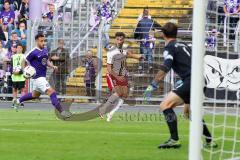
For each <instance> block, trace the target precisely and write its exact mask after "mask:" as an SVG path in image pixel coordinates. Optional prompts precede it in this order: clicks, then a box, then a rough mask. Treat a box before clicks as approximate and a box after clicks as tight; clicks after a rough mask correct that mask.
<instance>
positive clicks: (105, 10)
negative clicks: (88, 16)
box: [97, 2, 116, 19]
mask: <svg viewBox="0 0 240 160" xmlns="http://www.w3.org/2000/svg"><path fill="white" fill-rule="evenodd" d="M115 12H116V11H115V8H114V7H113V6H112V5H111V3H110V2H107V3H103V4H102V5H100V6H99V7H98V9H97V15H98V16H99V17H101V18H103V17H105V18H106V19H109V18H113V17H114V16H115Z"/></svg>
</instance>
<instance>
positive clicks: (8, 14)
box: [1, 10, 15, 25]
mask: <svg viewBox="0 0 240 160" xmlns="http://www.w3.org/2000/svg"><path fill="white" fill-rule="evenodd" d="M1 19H2V23H3V25H8V23H9V22H10V20H11V19H15V13H14V11H12V10H10V11H3V12H2V13H1Z"/></svg>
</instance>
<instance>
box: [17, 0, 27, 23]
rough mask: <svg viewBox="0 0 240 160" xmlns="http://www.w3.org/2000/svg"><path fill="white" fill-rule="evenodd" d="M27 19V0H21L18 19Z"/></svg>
mask: <svg viewBox="0 0 240 160" xmlns="http://www.w3.org/2000/svg"><path fill="white" fill-rule="evenodd" d="M28 19H29V0H22V4H21V6H20V8H19V14H18V21H23V20H24V21H26V20H28Z"/></svg>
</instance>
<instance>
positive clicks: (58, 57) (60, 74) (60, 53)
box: [50, 39, 70, 94]
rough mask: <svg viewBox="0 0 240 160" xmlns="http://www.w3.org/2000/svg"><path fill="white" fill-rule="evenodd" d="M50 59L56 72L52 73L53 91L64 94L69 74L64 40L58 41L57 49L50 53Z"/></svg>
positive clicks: (67, 54) (67, 55)
mask: <svg viewBox="0 0 240 160" xmlns="http://www.w3.org/2000/svg"><path fill="white" fill-rule="evenodd" d="M50 59H51V61H52V62H53V65H54V66H57V67H58V70H57V71H55V72H54V73H53V82H55V90H56V91H57V92H58V93H61V94H65V93H66V85H65V84H66V83H65V80H66V77H67V75H68V73H69V67H70V66H69V52H68V50H67V49H65V48H64V40H62V39H60V40H58V48H57V49H55V50H53V51H52V52H51V53H50Z"/></svg>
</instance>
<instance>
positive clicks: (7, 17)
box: [0, 1, 15, 35]
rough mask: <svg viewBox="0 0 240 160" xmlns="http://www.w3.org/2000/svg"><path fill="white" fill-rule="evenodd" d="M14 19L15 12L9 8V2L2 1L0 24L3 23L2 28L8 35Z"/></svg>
mask: <svg viewBox="0 0 240 160" xmlns="http://www.w3.org/2000/svg"><path fill="white" fill-rule="evenodd" d="M14 19H15V13H14V11H13V10H11V9H10V4H9V2H8V1H5V2H4V10H3V11H2V13H1V16H0V24H1V25H3V26H2V27H3V30H4V31H8V35H10V34H11V32H12V30H13V28H14Z"/></svg>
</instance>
